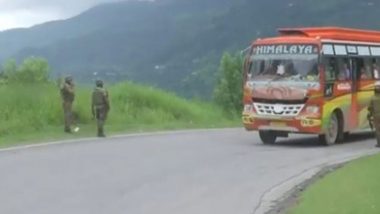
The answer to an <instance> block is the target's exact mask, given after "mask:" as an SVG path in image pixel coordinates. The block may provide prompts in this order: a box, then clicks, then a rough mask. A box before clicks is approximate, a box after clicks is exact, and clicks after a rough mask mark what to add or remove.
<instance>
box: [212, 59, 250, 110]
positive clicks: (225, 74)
mask: <svg viewBox="0 0 380 214" xmlns="http://www.w3.org/2000/svg"><path fill="white" fill-rule="evenodd" d="M242 64H243V60H242V57H241V56H240V55H239V54H236V55H234V56H232V55H231V54H229V53H224V55H223V57H222V60H221V63H220V68H219V79H218V82H217V85H216V88H215V91H214V100H215V102H216V103H217V104H218V105H220V106H221V107H222V108H223V109H224V110H225V111H227V112H229V113H231V114H233V115H235V114H237V113H240V112H241V110H242V97H243V90H242V88H243V87H242V82H243V74H242V69H243V68H242Z"/></svg>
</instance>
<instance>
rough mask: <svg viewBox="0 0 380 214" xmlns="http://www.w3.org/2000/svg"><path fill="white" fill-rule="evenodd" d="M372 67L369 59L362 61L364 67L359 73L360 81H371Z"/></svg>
mask: <svg viewBox="0 0 380 214" xmlns="http://www.w3.org/2000/svg"><path fill="white" fill-rule="evenodd" d="M373 69H374V68H373V67H372V62H371V60H370V59H364V66H363V68H362V70H361V73H360V78H361V79H362V80H371V79H373V75H374V72H373Z"/></svg>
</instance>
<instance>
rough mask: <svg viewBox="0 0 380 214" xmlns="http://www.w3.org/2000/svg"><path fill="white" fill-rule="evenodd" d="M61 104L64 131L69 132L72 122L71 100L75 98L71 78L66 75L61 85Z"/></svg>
mask: <svg viewBox="0 0 380 214" xmlns="http://www.w3.org/2000/svg"><path fill="white" fill-rule="evenodd" d="M61 97H62V106H63V113H64V121H65V129H64V131H65V132H66V133H71V128H70V127H71V125H72V123H73V118H72V117H73V112H72V109H73V102H74V98H75V91H74V83H73V78H72V77H71V76H68V77H66V78H65V81H64V83H63V84H62V86H61Z"/></svg>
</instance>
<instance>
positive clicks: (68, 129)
mask: <svg viewBox="0 0 380 214" xmlns="http://www.w3.org/2000/svg"><path fill="white" fill-rule="evenodd" d="M64 131H65V132H66V133H72V132H71V129H70V127H65V130H64Z"/></svg>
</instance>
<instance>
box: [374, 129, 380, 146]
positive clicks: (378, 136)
mask: <svg viewBox="0 0 380 214" xmlns="http://www.w3.org/2000/svg"><path fill="white" fill-rule="evenodd" d="M375 136H376V147H380V133H378V132H375Z"/></svg>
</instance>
